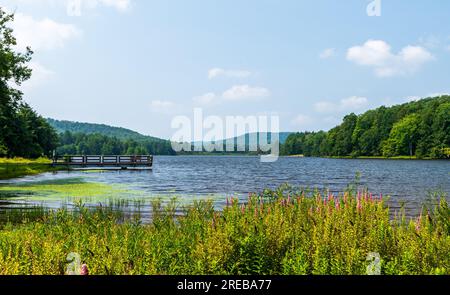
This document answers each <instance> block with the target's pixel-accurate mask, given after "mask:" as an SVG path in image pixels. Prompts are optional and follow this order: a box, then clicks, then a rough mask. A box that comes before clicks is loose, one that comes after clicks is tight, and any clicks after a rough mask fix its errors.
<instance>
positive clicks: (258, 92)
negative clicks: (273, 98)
mask: <svg viewBox="0 0 450 295" xmlns="http://www.w3.org/2000/svg"><path fill="white" fill-rule="evenodd" d="M268 96H270V91H269V90H268V89H267V88H264V87H251V86H249V85H235V86H233V87H231V88H230V89H228V90H227V91H225V92H224V93H223V95H222V97H223V98H224V99H225V100H231V101H237V100H243V99H261V98H265V97H268Z"/></svg>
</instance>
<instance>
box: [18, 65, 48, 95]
mask: <svg viewBox="0 0 450 295" xmlns="http://www.w3.org/2000/svg"><path fill="white" fill-rule="evenodd" d="M28 67H29V68H30V69H31V70H32V75H31V78H30V80H28V81H25V82H24V83H23V85H22V90H24V91H27V90H30V89H32V88H35V87H37V86H40V85H42V84H43V83H45V82H46V81H48V80H49V79H51V77H52V76H53V75H54V74H55V73H54V72H53V71H52V70H50V69H48V68H46V67H45V66H44V65H42V64H41V63H39V62H34V61H32V62H30V63H28Z"/></svg>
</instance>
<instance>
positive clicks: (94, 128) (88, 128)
mask: <svg viewBox="0 0 450 295" xmlns="http://www.w3.org/2000/svg"><path fill="white" fill-rule="evenodd" d="M47 122H48V123H49V124H50V125H51V126H52V127H53V128H54V129H55V130H56V131H57V132H58V133H64V132H66V131H69V132H71V133H84V134H95V133H97V134H101V135H105V136H109V137H116V138H117V139H123V140H127V139H132V140H135V141H148V140H154V141H166V140H164V139H160V138H157V137H153V136H147V135H142V134H140V133H138V132H136V131H133V130H130V129H126V128H122V127H113V126H109V125H105V124H94V123H81V122H73V121H59V120H54V119H51V118H47Z"/></svg>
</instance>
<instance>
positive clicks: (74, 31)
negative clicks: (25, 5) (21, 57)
mask: <svg viewBox="0 0 450 295" xmlns="http://www.w3.org/2000/svg"><path fill="white" fill-rule="evenodd" d="M12 28H13V29H14V35H15V36H16V39H17V46H18V47H19V48H20V49H22V50H23V49H25V48H26V47H27V46H31V47H32V49H33V50H51V49H55V48H62V47H64V45H65V43H66V42H68V41H69V40H71V39H73V38H77V37H80V36H81V34H82V32H81V31H80V30H79V29H78V28H77V27H76V26H74V25H72V24H63V23H58V22H56V21H53V20H51V19H49V18H44V19H41V20H37V19H34V18H33V17H32V16H29V15H25V14H22V13H16V15H15V21H14V22H13V23H12Z"/></svg>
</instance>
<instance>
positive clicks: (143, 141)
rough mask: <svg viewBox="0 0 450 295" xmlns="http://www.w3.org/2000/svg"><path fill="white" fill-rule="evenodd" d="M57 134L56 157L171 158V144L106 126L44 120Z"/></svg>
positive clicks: (127, 130)
mask: <svg viewBox="0 0 450 295" xmlns="http://www.w3.org/2000/svg"><path fill="white" fill-rule="evenodd" d="M47 122H48V123H49V124H50V125H51V126H52V127H53V128H54V129H56V131H57V132H58V133H59V134H60V136H59V146H58V148H57V154H58V155H75V154H79V155H87V154H90V155H118V154H121V155H137V154H152V155H174V154H175V151H173V149H172V145H171V143H170V141H168V140H165V139H161V138H156V137H152V136H147V135H142V134H140V133H138V132H136V131H133V130H129V129H126V128H121V127H112V126H108V125H105V124H92V123H80V122H72V121H58V120H54V119H47Z"/></svg>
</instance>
